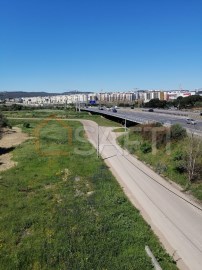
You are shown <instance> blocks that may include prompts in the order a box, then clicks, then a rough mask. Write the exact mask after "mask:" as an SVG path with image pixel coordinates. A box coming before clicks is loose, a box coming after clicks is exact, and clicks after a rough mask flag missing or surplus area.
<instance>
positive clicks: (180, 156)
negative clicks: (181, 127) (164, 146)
mask: <svg viewBox="0 0 202 270" xmlns="http://www.w3.org/2000/svg"><path fill="white" fill-rule="evenodd" d="M183 157H184V154H183V153H182V152H181V151H177V152H176V153H175V154H174V156H173V161H179V160H182V159H183Z"/></svg>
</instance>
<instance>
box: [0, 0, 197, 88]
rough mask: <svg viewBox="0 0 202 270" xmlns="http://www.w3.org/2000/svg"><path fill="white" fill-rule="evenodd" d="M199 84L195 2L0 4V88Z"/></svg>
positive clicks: (11, 0) (27, 0)
mask: <svg viewBox="0 0 202 270" xmlns="http://www.w3.org/2000/svg"><path fill="white" fill-rule="evenodd" d="M179 87H181V88H184V89H195V88H200V87H202V1H201V0H192V1H191V0H189V1H187V0H183V1H182V0H175V1H174V0H170V1H168V0H166V1H165V0H161V1H159V0H124V1H120V0H116V1H114V0H111V1H110V0H108V1H106V0H102V1H100V0H99V1H98V0H94V1H93V0H74V1H73V0H66V1H65V0H57V1H53V0H48V1H47V0H40V1H39V0H0V91H13V90H14V91H21V90H22V91H50V92H62V91H68V90H75V89H77V90H80V91H87V90H89V91H101V90H103V91H108V90H109V91H110V90H111V91H112V90H114V91H115V90H117V91H120V90H132V89H134V88H139V89H179Z"/></svg>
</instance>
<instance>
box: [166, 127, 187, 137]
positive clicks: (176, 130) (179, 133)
mask: <svg viewBox="0 0 202 270" xmlns="http://www.w3.org/2000/svg"><path fill="white" fill-rule="evenodd" d="M186 136H187V132H186V129H185V128H183V127H182V126H181V125H179V124H175V125H172V126H171V128H170V137H171V139H172V140H180V139H182V138H185V137H186Z"/></svg>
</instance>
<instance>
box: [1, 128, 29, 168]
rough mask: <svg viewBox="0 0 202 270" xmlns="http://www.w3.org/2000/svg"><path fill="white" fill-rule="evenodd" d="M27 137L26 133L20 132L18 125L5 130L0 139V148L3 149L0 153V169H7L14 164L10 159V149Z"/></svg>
mask: <svg viewBox="0 0 202 270" xmlns="http://www.w3.org/2000/svg"><path fill="white" fill-rule="evenodd" d="M27 139H28V135H27V134H25V133H22V131H21V129H20V128H18V127H14V128H13V129H7V130H5V132H4V135H3V138H2V139H1V140H0V148H2V149H3V151H2V152H3V154H0V171H5V170H8V169H10V168H12V167H13V166H15V165H16V162H14V161H13V160H12V150H13V149H14V148H15V147H16V146H17V145H19V144H21V143H22V142H24V141H26V140H27Z"/></svg>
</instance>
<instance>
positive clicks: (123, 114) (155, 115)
mask: <svg viewBox="0 0 202 270" xmlns="http://www.w3.org/2000/svg"><path fill="white" fill-rule="evenodd" d="M84 110H85V111H88V112H92V113H93V112H94V113H99V114H101V115H109V116H114V117H116V118H120V119H123V120H124V119H127V120H129V121H131V122H136V123H148V122H154V121H155V122H160V123H162V124H164V125H172V124H176V123H179V124H181V125H182V126H183V127H185V128H186V129H187V130H188V131H190V132H196V133H197V134H200V135H202V117H201V116H199V114H193V113H192V114H190V115H189V114H188V113H185V112H181V113H180V114H181V115H178V114H179V113H176V112H175V111H173V114H172V111H168V112H169V114H168V113H167V111H166V110H165V111H163V110H156V111H155V110H154V112H148V111H140V110H132V109H118V110H117V112H112V111H108V110H107V109H103V110H99V109H98V108H86V109H84ZM164 112H165V113H164ZM188 117H190V118H194V119H196V123H197V124H196V125H192V124H187V123H186V119H187V118H188Z"/></svg>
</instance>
